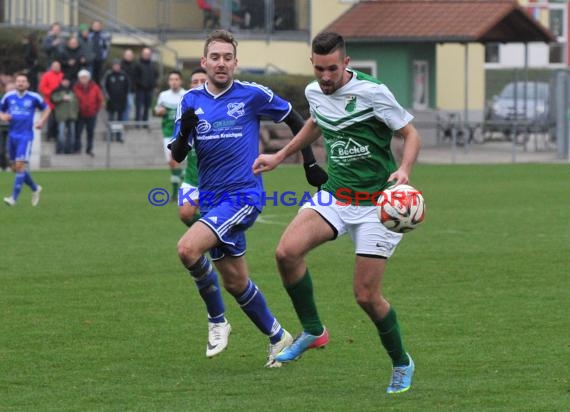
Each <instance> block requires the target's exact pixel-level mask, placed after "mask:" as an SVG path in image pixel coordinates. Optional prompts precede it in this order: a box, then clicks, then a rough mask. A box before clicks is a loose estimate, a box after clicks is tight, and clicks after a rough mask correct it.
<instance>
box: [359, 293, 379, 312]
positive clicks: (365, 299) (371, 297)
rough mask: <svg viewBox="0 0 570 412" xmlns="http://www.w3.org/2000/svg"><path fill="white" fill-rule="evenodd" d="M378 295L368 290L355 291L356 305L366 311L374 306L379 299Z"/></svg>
mask: <svg viewBox="0 0 570 412" xmlns="http://www.w3.org/2000/svg"><path fill="white" fill-rule="evenodd" d="M378 297H379V296H378V293H377V292H375V291H373V290H369V289H366V288H361V289H357V290H355V291H354V298H355V299H356V303H358V305H359V306H360V307H361V308H363V309H364V310H366V309H367V308H369V307H370V306H372V305H374V302H375V301H376V300H377V299H378Z"/></svg>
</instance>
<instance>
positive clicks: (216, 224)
mask: <svg viewBox="0 0 570 412" xmlns="http://www.w3.org/2000/svg"><path fill="white" fill-rule="evenodd" d="M240 203H242V202H234V203H230V204H227V203H222V204H220V205H217V206H215V207H213V208H211V209H208V210H207V211H205V212H204V211H201V212H202V217H201V218H200V222H202V223H205V224H206V225H208V227H209V228H210V229H212V231H213V232H214V233H215V234H216V236H217V238H218V240H219V241H220V243H221V244H219V245H218V246H216V247H214V248H212V249H210V256H211V257H212V260H220V259H222V258H223V257H225V256H233V257H238V256H242V255H244V254H245V249H246V244H245V231H246V230H247V229H248V228H249V227H250V226H251V225H253V222H255V219H257V216H258V215H259V213H260V212H259V210H257V209H256V208H255V207H254V206H250V205H247V204H240Z"/></svg>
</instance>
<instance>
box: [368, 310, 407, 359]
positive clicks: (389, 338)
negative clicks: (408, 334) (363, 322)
mask: <svg viewBox="0 0 570 412" xmlns="http://www.w3.org/2000/svg"><path fill="white" fill-rule="evenodd" d="M376 328H377V329H378V334H379V335H380V340H381V341H382V345H383V346H384V348H385V349H386V352H388V355H389V356H390V358H391V359H392V365H394V366H407V365H409V363H410V360H409V358H408V355H407V354H406V351H405V349H404V344H403V343H402V336H401V334H400V326H399V325H398V319H397V318H396V311H395V310H394V309H393V308H390V311H389V312H388V314H387V315H386V316H385V317H384V319H382V320H379V321H378V322H376Z"/></svg>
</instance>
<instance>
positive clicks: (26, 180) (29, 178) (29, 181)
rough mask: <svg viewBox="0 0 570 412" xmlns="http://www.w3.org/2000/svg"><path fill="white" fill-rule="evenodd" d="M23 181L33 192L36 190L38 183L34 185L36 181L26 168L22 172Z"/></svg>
mask: <svg viewBox="0 0 570 412" xmlns="http://www.w3.org/2000/svg"><path fill="white" fill-rule="evenodd" d="M24 183H25V184H27V185H28V186H30V189H32V192H35V191H36V190H38V185H36V183H35V182H34V180H33V179H32V175H31V174H30V172H28V171H27V170H26V171H25V172H24Z"/></svg>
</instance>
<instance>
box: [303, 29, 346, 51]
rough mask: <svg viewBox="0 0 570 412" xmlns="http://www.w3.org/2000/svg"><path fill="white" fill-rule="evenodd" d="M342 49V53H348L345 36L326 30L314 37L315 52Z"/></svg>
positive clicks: (313, 47)
mask: <svg viewBox="0 0 570 412" xmlns="http://www.w3.org/2000/svg"><path fill="white" fill-rule="evenodd" d="M339 49H340V50H341V51H342V54H343V55H345V54H346V46H345V43H344V39H343V37H342V36H341V35H340V34H338V33H335V32H332V31H324V32H322V33H319V34H317V35H316V36H315V38H314V39H313V43H312V47H311V50H312V52H313V53H315V54H321V55H326V54H331V53H334V52H335V51H337V50H339Z"/></svg>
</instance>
